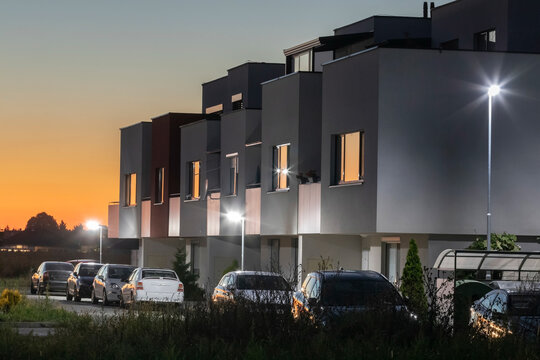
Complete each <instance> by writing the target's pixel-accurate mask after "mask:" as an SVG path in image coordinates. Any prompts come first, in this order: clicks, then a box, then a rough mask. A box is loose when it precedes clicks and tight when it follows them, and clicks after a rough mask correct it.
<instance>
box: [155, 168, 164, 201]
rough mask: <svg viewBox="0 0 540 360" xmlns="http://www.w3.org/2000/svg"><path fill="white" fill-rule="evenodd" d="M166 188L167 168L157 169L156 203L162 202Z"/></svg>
mask: <svg viewBox="0 0 540 360" xmlns="http://www.w3.org/2000/svg"><path fill="white" fill-rule="evenodd" d="M164 189H165V168H158V169H156V194H155V195H156V197H155V201H154V204H162V203H163V196H164V193H163V192H164Z"/></svg>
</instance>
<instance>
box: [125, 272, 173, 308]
mask: <svg viewBox="0 0 540 360" xmlns="http://www.w3.org/2000/svg"><path fill="white" fill-rule="evenodd" d="M124 281H125V282H126V283H125V285H124V286H122V298H121V300H120V301H121V304H120V305H121V306H125V305H133V304H135V303H138V302H159V303H177V304H179V303H182V302H184V284H183V283H182V282H181V281H180V279H178V275H177V274H176V272H174V271H173V270H170V269H154V268H137V269H136V270H135V271H133V272H132V273H131V275H130V276H129V278H126V279H124Z"/></svg>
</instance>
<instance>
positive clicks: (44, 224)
mask: <svg viewBox="0 0 540 360" xmlns="http://www.w3.org/2000/svg"><path fill="white" fill-rule="evenodd" d="M25 230H26V231H43V230H48V231H57V230H58V223H57V222H56V220H55V219H54V218H53V217H52V216H51V215H49V214H47V213H46V212H41V213H39V214H37V215H36V216H33V217H31V218H30V220H28V222H27V223H26V229H25Z"/></svg>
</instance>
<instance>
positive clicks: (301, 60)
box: [293, 50, 312, 72]
mask: <svg viewBox="0 0 540 360" xmlns="http://www.w3.org/2000/svg"><path fill="white" fill-rule="evenodd" d="M293 63H294V69H293V72H297V71H312V67H311V63H312V53H311V50H308V51H304V52H303V53H300V54H296V55H293Z"/></svg>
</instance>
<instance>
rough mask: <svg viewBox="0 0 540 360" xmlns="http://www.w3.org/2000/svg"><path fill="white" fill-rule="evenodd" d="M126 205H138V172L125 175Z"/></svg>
mask: <svg viewBox="0 0 540 360" xmlns="http://www.w3.org/2000/svg"><path fill="white" fill-rule="evenodd" d="M124 205H125V206H135V205H137V174H127V175H126V177H125V202H124Z"/></svg>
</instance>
